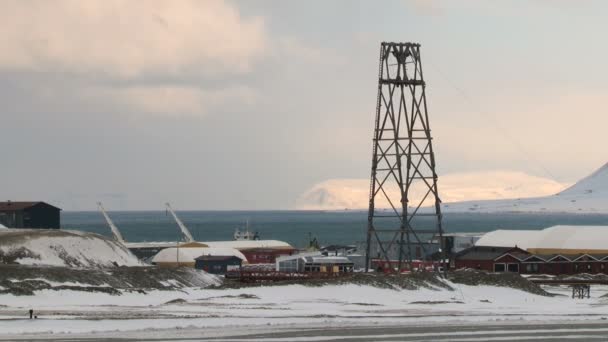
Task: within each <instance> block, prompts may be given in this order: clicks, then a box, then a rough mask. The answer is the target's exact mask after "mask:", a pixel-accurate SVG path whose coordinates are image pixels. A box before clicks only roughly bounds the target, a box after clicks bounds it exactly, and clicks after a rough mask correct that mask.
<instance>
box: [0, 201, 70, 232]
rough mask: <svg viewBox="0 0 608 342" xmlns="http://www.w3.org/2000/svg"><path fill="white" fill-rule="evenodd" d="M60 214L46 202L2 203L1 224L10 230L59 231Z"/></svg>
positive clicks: (0, 208) (58, 210)
mask: <svg viewBox="0 0 608 342" xmlns="http://www.w3.org/2000/svg"><path fill="white" fill-rule="evenodd" d="M60 212H61V209H59V208H57V207H55V206H52V205H50V204H48V203H45V202H13V201H6V202H0V224H2V225H4V226H6V227H8V228H44V229H59V228H60V226H61V222H60Z"/></svg>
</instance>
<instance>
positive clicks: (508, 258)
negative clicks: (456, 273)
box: [454, 246, 531, 273]
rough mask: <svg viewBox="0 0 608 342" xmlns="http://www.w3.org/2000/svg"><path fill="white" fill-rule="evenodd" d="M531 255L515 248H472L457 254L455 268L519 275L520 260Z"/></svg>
mask: <svg viewBox="0 0 608 342" xmlns="http://www.w3.org/2000/svg"><path fill="white" fill-rule="evenodd" d="M530 255H531V254H530V253H528V252H526V251H524V250H522V249H520V248H517V247H486V246H474V247H471V248H468V249H465V250H464V251H462V252H460V253H457V254H456V256H455V258H454V259H455V260H454V263H455V265H454V266H455V268H456V269H458V268H474V269H478V270H484V271H488V272H515V273H520V271H521V270H520V264H521V260H523V259H525V258H527V257H529V256H530Z"/></svg>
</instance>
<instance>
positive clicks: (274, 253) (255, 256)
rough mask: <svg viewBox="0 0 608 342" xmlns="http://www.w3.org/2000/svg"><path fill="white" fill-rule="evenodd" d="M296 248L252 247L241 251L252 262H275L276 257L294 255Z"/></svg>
mask: <svg viewBox="0 0 608 342" xmlns="http://www.w3.org/2000/svg"><path fill="white" fill-rule="evenodd" d="M295 251H296V250H295V249H273V248H251V249H242V250H240V252H241V253H243V255H244V256H245V257H246V258H247V262H249V263H250V264H274V263H275V261H276V259H277V258H278V257H280V256H283V255H292V254H293V253H294V252H295Z"/></svg>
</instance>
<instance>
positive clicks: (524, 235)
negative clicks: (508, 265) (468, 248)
mask: <svg viewBox="0 0 608 342" xmlns="http://www.w3.org/2000/svg"><path fill="white" fill-rule="evenodd" d="M475 245H476V246H495V247H514V246H517V247H519V248H522V249H573V250H576V249H581V250H585V249H597V250H607V249H608V226H553V227H549V228H545V229H543V230H496V231H493V232H490V233H487V234H485V235H484V236H483V237H482V238H481V239H479V240H478V241H477V242H476V243H475Z"/></svg>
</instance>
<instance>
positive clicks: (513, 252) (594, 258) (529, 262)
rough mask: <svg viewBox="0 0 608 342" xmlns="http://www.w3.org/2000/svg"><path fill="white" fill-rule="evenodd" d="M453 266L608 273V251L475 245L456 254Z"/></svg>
mask: <svg viewBox="0 0 608 342" xmlns="http://www.w3.org/2000/svg"><path fill="white" fill-rule="evenodd" d="M452 266H453V267H455V268H456V269H459V268H474V269H478V270H484V271H488V272H514V273H521V274H549V275H560V274H580V273H589V274H598V273H602V274H608V254H585V253H582V254H575V255H568V254H532V253H530V252H527V251H524V250H522V249H520V248H517V247H491V246H475V247H471V248H469V249H467V250H464V251H462V252H461V253H459V254H457V255H456V257H455V259H454V260H453V265H452Z"/></svg>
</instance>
